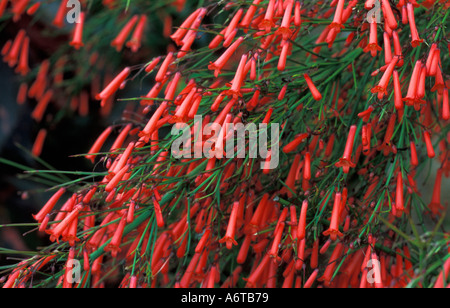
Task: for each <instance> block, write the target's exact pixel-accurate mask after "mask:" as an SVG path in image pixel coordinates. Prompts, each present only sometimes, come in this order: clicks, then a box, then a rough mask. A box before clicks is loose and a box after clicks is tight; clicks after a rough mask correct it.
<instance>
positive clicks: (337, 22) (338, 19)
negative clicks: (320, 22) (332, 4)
mask: <svg viewBox="0 0 450 308" xmlns="http://www.w3.org/2000/svg"><path fill="white" fill-rule="evenodd" d="M344 5H345V0H338V3H337V6H336V12H335V14H334V18H333V22H332V23H331V24H330V25H329V26H328V27H329V28H330V29H334V31H336V32H340V31H341V29H343V28H344V25H343V24H342V21H343V20H342V14H343V12H344Z"/></svg>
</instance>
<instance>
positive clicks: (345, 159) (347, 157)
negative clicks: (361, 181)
mask: <svg viewBox="0 0 450 308" xmlns="http://www.w3.org/2000/svg"><path fill="white" fill-rule="evenodd" d="M356 129H357V127H356V125H352V126H351V127H350V132H349V135H348V138H347V143H346V145H345V151H344V155H343V156H342V158H340V159H339V162H337V163H336V164H335V166H336V167H337V168H341V167H342V169H343V171H344V173H349V172H350V168H355V167H356V165H355V164H354V163H353V162H352V152H353V144H354V142H355V136H356Z"/></svg>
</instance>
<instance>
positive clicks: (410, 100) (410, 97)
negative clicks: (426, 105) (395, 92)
mask: <svg viewBox="0 0 450 308" xmlns="http://www.w3.org/2000/svg"><path fill="white" fill-rule="evenodd" d="M421 70H422V62H421V61H420V60H419V61H417V62H416V64H415V66H414V70H413V73H412V76H411V80H410V82H409V88H408V94H406V97H405V98H403V101H405V102H406V105H408V106H413V105H414V104H415V103H416V101H417V97H416V95H417V85H418V84H419V77H420V72H421Z"/></svg>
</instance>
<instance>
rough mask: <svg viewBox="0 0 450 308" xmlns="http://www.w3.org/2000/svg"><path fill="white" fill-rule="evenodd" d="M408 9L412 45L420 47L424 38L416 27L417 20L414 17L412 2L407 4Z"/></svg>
mask: <svg viewBox="0 0 450 308" xmlns="http://www.w3.org/2000/svg"><path fill="white" fill-rule="evenodd" d="M406 9H407V10H408V20H409V26H410V28H411V45H412V47H413V48H416V47H418V46H419V45H420V44H422V43H423V39H421V38H420V37H419V32H418V31H417V27H416V20H415V17H414V6H413V4H412V3H408V4H407V5H406Z"/></svg>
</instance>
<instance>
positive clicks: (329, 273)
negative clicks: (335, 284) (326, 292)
mask: <svg viewBox="0 0 450 308" xmlns="http://www.w3.org/2000/svg"><path fill="white" fill-rule="evenodd" d="M343 250H344V245H343V244H342V243H337V244H336V246H335V247H334V250H333V253H332V254H331V257H330V260H329V261H328V262H327V264H328V266H327V267H326V269H325V272H324V274H323V276H322V277H320V278H319V279H318V281H324V282H325V283H326V284H328V283H329V282H330V281H331V279H332V278H333V274H334V271H335V269H336V267H337V266H338V264H339V262H338V260H339V258H340V256H341V254H342V251H343Z"/></svg>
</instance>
